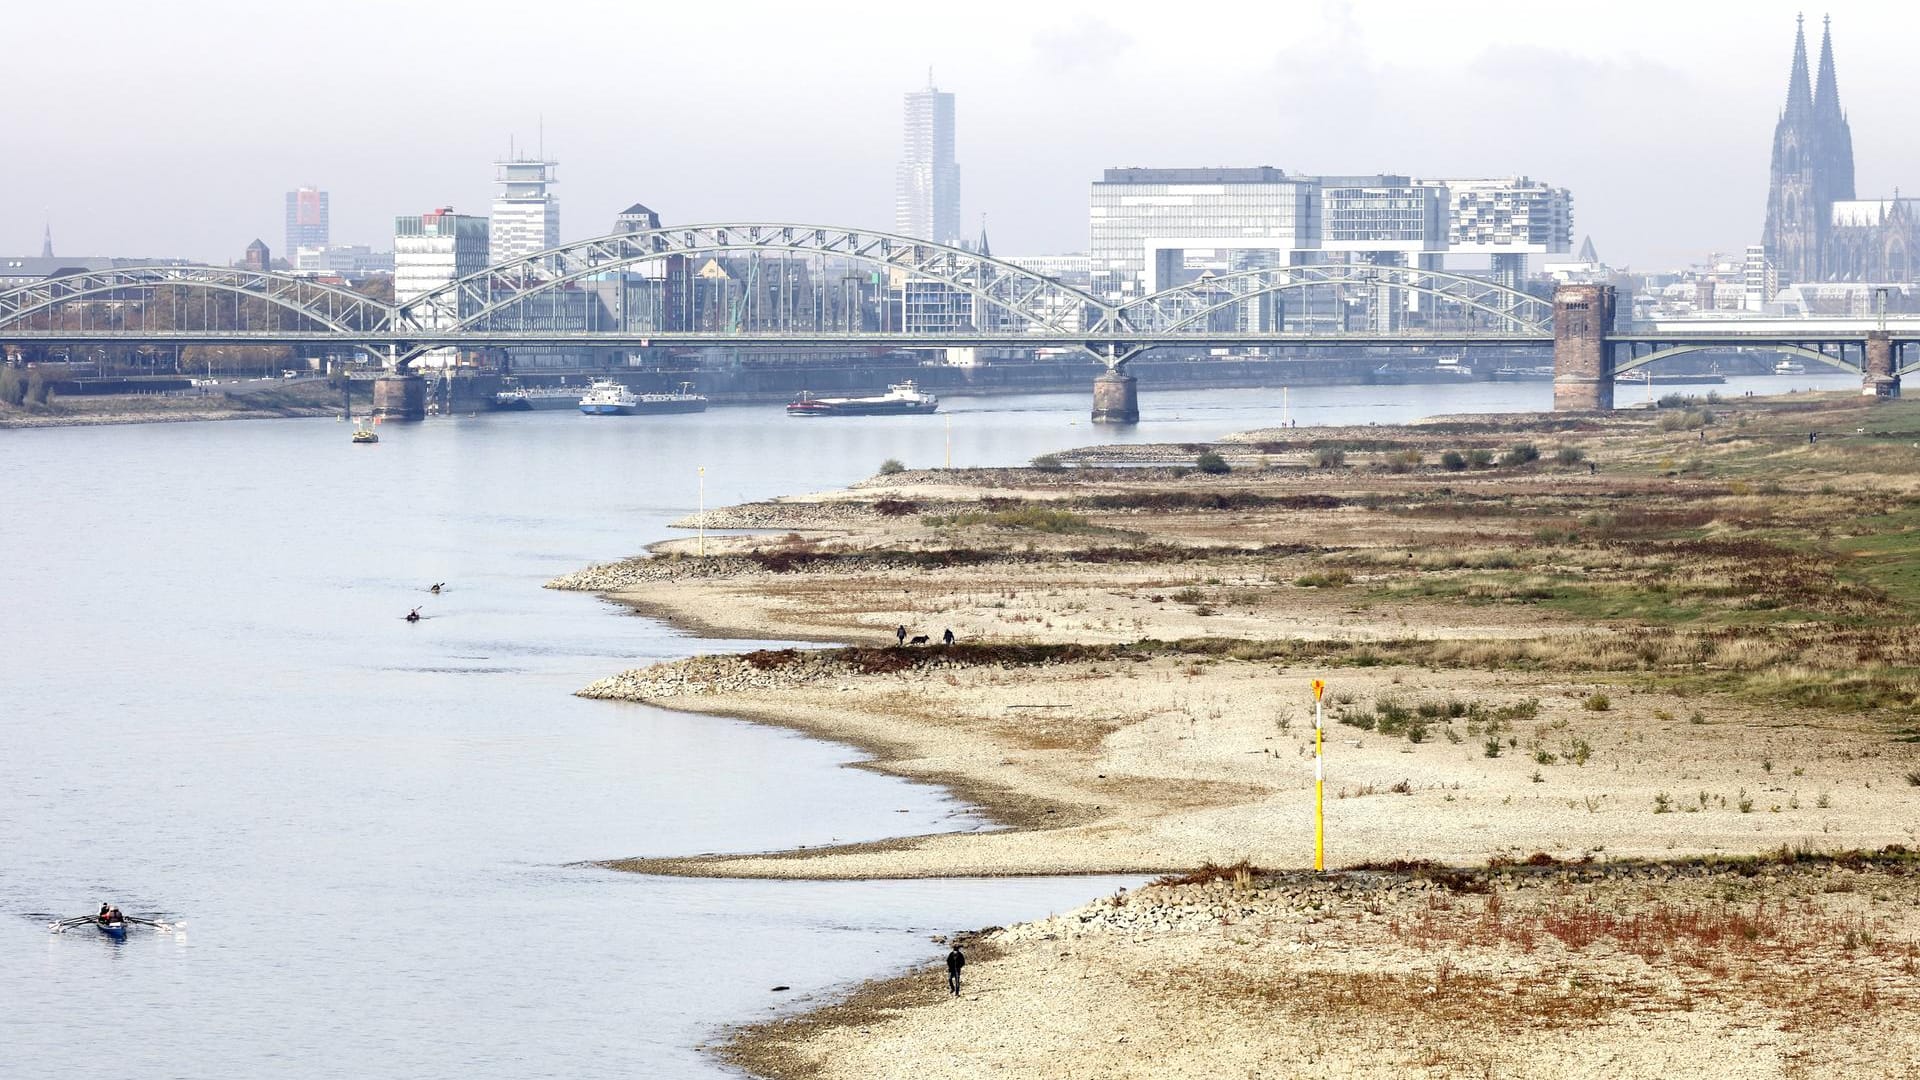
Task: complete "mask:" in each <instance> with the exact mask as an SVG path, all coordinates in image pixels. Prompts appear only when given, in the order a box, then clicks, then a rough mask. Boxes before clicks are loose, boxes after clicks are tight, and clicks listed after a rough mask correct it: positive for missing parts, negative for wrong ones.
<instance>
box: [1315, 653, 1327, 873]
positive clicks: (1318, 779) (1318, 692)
mask: <svg viewBox="0 0 1920 1080" xmlns="http://www.w3.org/2000/svg"><path fill="white" fill-rule="evenodd" d="M1326 692H1327V683H1326V680H1324V679H1315V680H1313V868H1314V869H1315V870H1320V871H1324V870H1325V869H1326V868H1327V812H1326V807H1327V797H1326V796H1327V777H1326V770H1325V769H1324V768H1323V766H1322V762H1323V761H1324V758H1323V757H1322V755H1321V748H1322V745H1323V733H1322V729H1321V726H1320V698H1321V697H1322V696H1323V695H1324V694H1325V693H1326Z"/></svg>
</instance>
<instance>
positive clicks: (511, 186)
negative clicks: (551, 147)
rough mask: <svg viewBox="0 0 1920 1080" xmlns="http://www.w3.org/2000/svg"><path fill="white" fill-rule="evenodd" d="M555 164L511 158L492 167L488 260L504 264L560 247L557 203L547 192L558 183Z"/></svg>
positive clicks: (555, 162) (550, 193)
mask: <svg viewBox="0 0 1920 1080" xmlns="http://www.w3.org/2000/svg"><path fill="white" fill-rule="evenodd" d="M559 167H560V163H559V162H557V161H533V160H529V159H526V158H512V159H510V160H507V161H496V162H494V163H493V169H494V176H493V179H494V183H496V184H498V185H500V191H499V192H498V193H497V194H496V195H495V196H494V198H493V217H492V219H491V220H490V222H489V224H490V226H491V229H492V241H491V242H492V252H493V254H492V260H493V261H494V262H497V263H498V262H506V261H507V260H509V259H518V258H521V257H523V256H527V255H532V254H534V253H536V252H541V251H545V250H547V249H548V248H553V247H559V246H560V202H559V200H558V199H556V198H555V197H554V195H553V193H552V192H551V191H548V190H547V188H548V186H549V185H551V184H555V183H558V182H559V181H558V179H557V178H556V177H555V176H554V170H555V169H557V168H559Z"/></svg>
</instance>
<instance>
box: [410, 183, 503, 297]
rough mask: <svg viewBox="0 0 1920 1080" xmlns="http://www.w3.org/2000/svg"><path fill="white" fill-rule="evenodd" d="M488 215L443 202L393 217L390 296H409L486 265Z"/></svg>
mask: <svg viewBox="0 0 1920 1080" xmlns="http://www.w3.org/2000/svg"><path fill="white" fill-rule="evenodd" d="M487 233H488V229H487V219H486V218H483V217H475V216H473V215H471V214H456V213H454V212H453V208H452V207H447V206H443V207H441V208H439V209H438V210H430V211H428V212H427V213H424V214H417V215H413V216H406V217H397V218H394V219H393V298H394V299H395V300H400V301H405V300H411V299H413V298H414V297H416V296H420V295H423V294H425V293H430V292H432V291H433V290H435V289H437V288H439V287H440V286H442V285H445V284H447V283H448V282H450V281H453V280H455V279H456V278H462V277H466V276H467V275H468V274H476V273H479V272H480V271H482V270H484V269H486V268H487V249H488V239H487Z"/></svg>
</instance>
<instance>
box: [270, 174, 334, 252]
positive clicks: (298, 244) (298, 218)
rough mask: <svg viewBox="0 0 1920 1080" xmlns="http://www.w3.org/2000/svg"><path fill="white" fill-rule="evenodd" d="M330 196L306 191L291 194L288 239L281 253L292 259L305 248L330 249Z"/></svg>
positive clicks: (317, 191) (303, 189)
mask: <svg viewBox="0 0 1920 1080" xmlns="http://www.w3.org/2000/svg"><path fill="white" fill-rule="evenodd" d="M332 235H333V234H332V231H331V225H330V224H329V223H328V218H327V193H326V192H324V191H321V190H320V189H318V188H310V187H303V188H300V189H298V190H295V191H289V192H287V236H286V244H285V246H283V247H282V248H281V249H280V250H281V251H282V252H283V253H285V254H289V255H291V254H292V253H293V252H296V251H299V250H300V249H301V248H303V247H326V246H327V244H328V243H330V242H331V238H332Z"/></svg>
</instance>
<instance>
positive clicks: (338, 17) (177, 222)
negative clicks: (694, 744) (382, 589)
mask: <svg viewBox="0 0 1920 1080" xmlns="http://www.w3.org/2000/svg"><path fill="white" fill-rule="evenodd" d="M11 7H12V10H10V11H9V13H8V19H7V22H8V26H7V29H6V36H7V42H8V45H9V48H8V50H7V52H8V56H7V63H6V67H7V76H6V84H7V86H8V88H9V90H10V93H9V94H8V102H7V107H6V109H5V111H4V119H0V132H4V141H3V142H0V146H4V150H3V151H0V153H4V158H5V160H4V162H3V163H0V208H4V209H0V215H4V216H0V253H8V252H14V253H22V254H32V253H37V252H38V251H39V246H40V229H41V223H42V220H43V219H48V220H51V222H52V224H53V230H54V242H55V247H56V250H58V251H59V252H60V253H62V254H68V255H91V254H123V255H185V256H191V257H198V258H204V259H209V260H220V261H225V260H228V259H232V258H237V257H238V255H239V253H240V251H241V249H242V248H243V247H244V246H245V245H246V243H247V242H248V241H249V240H251V239H253V238H254V237H256V236H258V237H261V238H263V239H265V240H266V241H267V243H268V244H269V245H271V246H272V247H273V248H274V250H275V252H276V254H278V253H280V252H279V248H280V246H281V237H282V216H283V202H282V200H283V197H284V192H286V191H287V190H288V189H290V188H292V187H296V186H299V185H301V184H314V185H318V186H320V187H322V188H325V189H327V190H328V191H330V192H331V193H332V212H333V235H334V239H335V242H336V243H369V244H373V245H374V246H376V247H382V248H384V247H387V246H389V245H390V241H391V231H392V218H393V216H394V215H396V214H401V213H418V212H420V211H422V210H426V209H430V208H432V207H434V206H436V205H452V206H453V207H454V208H456V209H458V210H463V211H467V212H471V213H481V214H484V213H486V211H487V208H488V204H489V202H490V199H491V195H492V188H491V184H490V181H491V180H492V174H493V171H492V168H491V165H490V162H491V161H492V160H493V159H494V158H495V157H496V156H497V155H499V154H502V153H503V152H504V151H505V150H506V148H507V140H508V138H509V136H515V137H517V138H518V139H519V140H520V143H521V144H522V145H526V144H530V143H532V142H533V141H534V140H535V139H536V137H537V129H538V128H539V126H540V118H541V117H543V116H544V117H545V146H546V151H547V153H548V154H549V155H551V156H553V157H555V158H557V159H558V160H559V162H560V170H559V175H560V177H561V180H562V183H561V184H560V186H559V187H558V189H557V190H558V192H559V194H560V199H561V230H562V232H563V234H564V235H565V236H566V237H567V238H569V239H576V238H584V237H588V236H595V235H599V234H601V233H605V232H607V231H609V229H610V226H611V223H612V218H613V215H614V214H615V213H617V212H618V211H619V210H620V209H622V208H623V207H625V206H626V205H628V204H629V203H632V202H635V201H640V202H645V203H646V204H648V205H649V206H652V207H653V208H654V209H656V210H657V211H659V212H660V214H661V216H662V218H663V219H665V220H666V221H667V222H668V223H669V224H671V223H675V222H696V221H754V220H776V221H801V222H819V223H825V224H849V225H863V226H871V227H891V226H892V223H893V170H894V164H895V162H896V161H897V159H898V156H899V145H900V112H901V100H900V95H901V93H902V92H904V91H906V90H909V89H914V88H917V87H919V86H921V85H924V84H925V82H926V79H927V71H928V68H929V67H931V68H932V69H933V73H934V78H935V80H936V81H937V82H938V83H939V85H940V86H941V88H943V89H947V90H952V91H954V92H955V93H956V94H957V95H958V127H959V137H958V156H959V159H960V164H961V170H962V188H961V190H962V196H961V198H962V204H963V205H962V214H963V218H964V221H965V224H966V231H967V232H968V233H969V234H971V233H972V232H973V231H974V230H975V229H976V228H977V227H978V223H979V219H980V214H981V213H982V212H984V213H986V214H987V217H988V226H989V231H990V235H991V237H992V240H993V246H994V250H995V251H996V252H997V253H1001V254H1021V253H1042V252H1060V251H1083V250H1085V249H1086V245H1087V211H1086V204H1087V183H1088V182H1089V181H1090V180H1092V179H1094V178H1096V177H1097V175H1098V173H1099V171H1100V170H1101V169H1102V168H1105V167H1108V166H1112V165H1161V166H1175V165H1257V164H1267V165H1276V166H1279V167H1281V168H1284V169H1287V170H1289V171H1302V172H1309V173H1312V172H1327V173H1335V172H1338V173H1356V172H1376V171H1382V172H1402V173H1412V174H1415V175H1427V176H1472V175H1494V176H1503V175H1510V174H1514V173H1524V174H1527V175H1531V176H1535V177H1539V178H1542V179H1545V180H1548V181H1550V182H1552V183H1555V184H1560V185H1565V186H1567V187H1570V188H1572V189H1573V193H1574V200H1575V202H1574V211H1575V233H1576V240H1575V242H1576V243H1577V242H1578V236H1579V235H1580V234H1586V233H1591V234H1592V235H1593V237H1594V242H1595V244H1596V245H1597V246H1598V247H1599V249H1600V254H1601V255H1602V256H1603V257H1605V258H1606V259H1608V261H1610V262H1613V263H1614V264H1616V265H1620V264H1623V263H1630V264H1633V265H1635V266H1640V267H1652V266H1658V265H1669V264H1675V263H1680V262H1685V261H1690V260H1693V259H1697V258H1698V257H1700V256H1701V255H1703V254H1704V253H1705V252H1707V251H1709V250H1713V249H1720V250H1729V249H1736V248H1738V247H1740V246H1742V245H1744V244H1747V243H1750V242H1753V241H1755V240H1757V239H1758V234H1759V232H1760V226H1761V222H1762V218H1763V216H1764V212H1765V203H1766V181H1767V157H1768V150H1769V145H1770V140H1771V138H1772V126H1773V122H1774V119H1775V115H1776V113H1777V111H1778V109H1779V108H1780V104H1781V101H1782V99H1783V97H1784V94H1785V89H1786V79H1787V69H1788V60H1789V55H1790V50H1791V47H1792V39H1793V16H1794V13H1795V11H1796V10H1799V9H1798V8H1797V7H1796V6H1795V5H1794V4H1791V3H1785V2H1775V0H1746V2H1713V3H1701V2H1696V0H1609V2H1607V3H1602V4H1564V3H1561V4H1556V3H1546V2H1540V3H1533V4H1518V5H1515V4H1497V5H1494V4H1471V5H1465V4H1457V3H1436V2H1432V0H1426V2H1408V3H1402V2H1399V0H1355V2H1347V3H1339V2H1312V0H1309V2H1275V0H1267V2H1255V3H1238V2H1227V0H1210V2H1207V3H1199V4H1194V3H1172V2H1168V3H1157V4H1147V3H1134V2H1131V0H1127V2H1114V3H1106V4H1097V5H1096V4H1081V3H1070V4H1069V3H1047V2H1034V0H1027V2H1024V3H1002V2H999V0H979V2H972V0H970V2H966V3H935V4H905V3H899V2H897V0H896V2H891V3H883V4H864V3H862V4H833V3H822V2H819V0H815V2H812V3H796V2H784V3H760V2H758V0H731V2H725V0H723V2H720V3H688V2H686V0H673V2H670V3H661V4H658V5H655V4H643V3H634V2H616V0H539V2H528V0H518V2H513V3H499V2H494V0H462V2H458V3H453V2H448V3H438V2H408V0H386V2H374V0H325V2H321V3H301V4H291V3H277V2H272V0H245V2H238V0H236V2H225V0H174V2H170V3H155V2H152V0H142V2H123V0H75V2H68V3H32V4H27V3H16V4H14V5H11ZM1830 10H1831V12H1832V14H1833V18H1834V35H1835V42H1836V51H1837V55H1838V61H1839V63H1838V67H1839V76H1840V93H1841V100H1842V102H1843V103H1844V104H1845V105H1846V107H1847V109H1848V112H1849V114H1850V117H1851V120H1852V123H1853V138H1854V153H1855V161H1856V163H1857V173H1858V186H1859V188H1860V194H1861V195H1862V196H1863V197H1866V196H1870V195H1880V194H1886V193H1890V192H1891V190H1892V189H1893V188H1894V187H1895V186H1896V185H1898V184H1900V183H1902V181H1904V182H1905V183H1906V185H1907V188H1908V190H1909V191H1910V192H1911V193H1913V194H1920V138H1916V137H1915V135H1914V131H1915V117H1914V105H1913V103H1914V101H1915V98H1914V96H1913V94H1912V91H1911V76H1910V74H1909V71H1910V65H1911V59H1912V56H1913V49H1914V44H1913V43H1914V40H1915V36H1916V31H1920V5H1913V4H1911V3H1865V2H1848V3H1836V4H1833V5H1831V6H1830ZM920 12H937V13H939V18H938V19H937V21H936V20H931V19H928V20H924V21H923V20H922V19H920V18H917V17H916V13H920ZM1820 13H1821V12H1820V10H1819V9H1812V10H1809V11H1808V16H1809V17H1808V32H1809V37H1810V38H1811V39H1812V42H1811V47H1812V48H1813V49H1814V50H1816V56H1817V49H1818V41H1819V38H1818V34H1819V15H1820Z"/></svg>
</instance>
